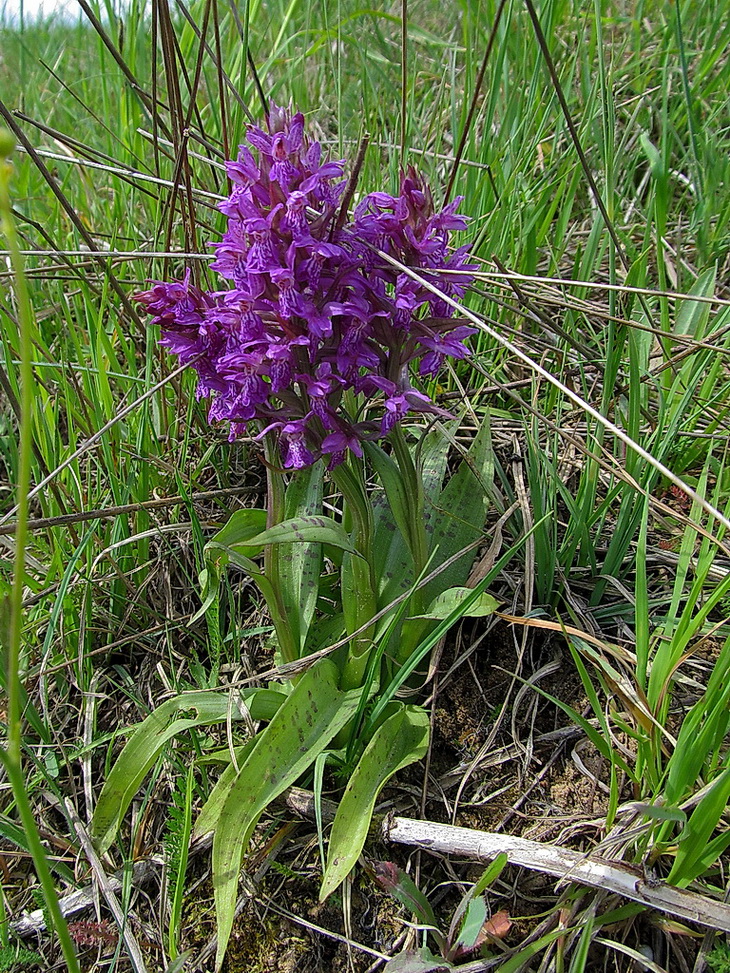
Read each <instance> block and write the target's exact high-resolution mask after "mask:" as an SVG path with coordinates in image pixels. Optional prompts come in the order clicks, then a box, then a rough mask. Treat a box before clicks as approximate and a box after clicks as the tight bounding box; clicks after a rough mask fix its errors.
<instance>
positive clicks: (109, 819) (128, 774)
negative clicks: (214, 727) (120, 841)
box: [90, 690, 271, 854]
mask: <svg viewBox="0 0 730 973" xmlns="http://www.w3.org/2000/svg"><path fill="white" fill-rule="evenodd" d="M257 693H258V690H253V691H252V692H250V693H249V695H248V697H247V698H246V699H245V702H246V706H247V707H248V709H249V712H250V715H251V716H252V717H253V719H260V718H261V714H260V713H258V712H256V707H255V702H256V695H257ZM270 702H271V701H270V700H268V703H269V706H268V707H267V709H266V711H267V712H269V711H270ZM229 714H230V715H231V716H232V717H233V719H235V720H239V719H242V718H243V716H244V713H243V712H242V711H241V710H239V708H238V706H236V705H235V703H234V705H233V706H231V701H230V698H229V695H228V694H227V693H214V692H204V693H183V694H182V695H181V696H177V697H175V699H168V700H167V702H165V703H163V704H162V706H159V707H158V708H157V709H156V710H155V711H154V713H150V715H149V716H148V717H147V718H146V719H145V720H143V722H142V723H140V725H139V726H138V727H137V729H136V730H135V731H134V732H133V734H132V736H131V737H130V738H129V740H128V741H127V744H126V746H125V747H124V749H123V750H122V752H121V753H120V754H119V757H118V758H117V761H116V763H115V764H114V766H113V768H112V770H111V773H110V774H109V777H108V779H107V781H106V783H105V784H104V787H103V788H102V791H101V794H100V795H99V801H98V803H97V805H96V809H95V811H94V816H93V819H92V821H91V829H90V832H91V837H92V840H93V841H94V843H95V845H96V846H97V848H98V850H99V852H100V853H102V854H103V853H104V852H105V851H106V850H107V848H108V847H109V846H110V845H111V843H112V841H113V840H114V836H115V835H116V832H117V830H118V828H119V825H120V823H121V820H122V818H123V817H124V814H125V812H126V810H127V808H128V807H129V805H130V804H131V802H132V799H133V798H134V795H135V794H136V793H137V791H138V790H139V788H140V786H141V784H142V781H143V780H144V779H145V777H146V776H147V774H148V773H149V772H150V770H151V769H152V767H153V766H154V764H155V762H156V760H157V758H158V757H159V755H160V753H161V752H162V749H163V747H164V746H165V745H166V744H167V743H169V741H170V740H172V739H173V738H174V737H176V736H177V735H178V734H180V733H184V732H185V731H186V730H190V729H192V728H193V727H196V726H208V725H210V724H211V723H222V722H224V721H225V720H226V719H227V718H228V716H229Z"/></svg>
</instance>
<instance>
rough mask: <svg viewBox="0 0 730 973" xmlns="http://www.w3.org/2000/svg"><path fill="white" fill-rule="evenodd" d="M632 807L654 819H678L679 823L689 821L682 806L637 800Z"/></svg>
mask: <svg viewBox="0 0 730 973" xmlns="http://www.w3.org/2000/svg"><path fill="white" fill-rule="evenodd" d="M632 808H633V809H634V810H636V811H638V812H639V813H640V814H643V815H645V816H646V817H647V818H652V819H653V820H654V821H677V822H678V823H679V824H682V825H684V824H686V823H687V814H686V813H685V812H684V811H683V810H682V808H681V807H664V805H663V804H642V803H640V802H637V803H636V804H633V805H632Z"/></svg>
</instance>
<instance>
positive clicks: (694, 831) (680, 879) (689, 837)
mask: <svg viewBox="0 0 730 973" xmlns="http://www.w3.org/2000/svg"><path fill="white" fill-rule="evenodd" d="M729 798H730V767H727V768H725V770H724V771H723V772H722V773H721V774H720V776H719V777H718V778H717V779H716V780H715V781H714V783H713V785H712V787H711V788H710V789H709V791H708V792H707V793H706V794H705V796H704V797H703V798H702V800H701V801H700V802H699V804H698V805H697V807H696V808H695V809H694V811H693V812H692V814H691V815H690V817H689V819H688V821H687V824H686V825H685V827H684V829H683V831H682V833H681V834H680V836H679V839H678V843H677V854H676V857H675V859H674V865H673V866H672V869H671V871H670V873H669V876H668V877H667V882H669V883H670V885H678V886H679V887H680V888H684V887H685V886H686V885H688V884H689V883H690V882H691V881H692V880H693V879H695V878H697V877H698V876H700V875H701V874H702V872H703V871H704V870H705V869H706V868H707V867H708V865H709V864H710V862H708V861H707V850H708V844H709V843H710V836H711V835H712V832H713V831H714V830H715V828H716V827H717V826H718V824H719V821H720V818H721V817H722V815H723V814H724V813H725V810H726V809H727V804H728V799H729ZM723 837H724V836H723ZM728 840H730V835H728Z"/></svg>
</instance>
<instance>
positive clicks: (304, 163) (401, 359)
mask: <svg viewBox="0 0 730 973" xmlns="http://www.w3.org/2000/svg"><path fill="white" fill-rule="evenodd" d="M267 129H268V130H267V131H264V130H263V129H261V128H257V127H254V126H251V127H250V128H249V130H248V134H247V140H248V143H249V145H250V146H251V148H248V147H247V146H241V147H240V150H239V154H238V159H237V160H236V161H235V162H228V163H227V164H226V171H227V173H228V176H229V178H230V180H231V182H232V184H233V190H232V192H231V195H230V196H229V197H228V198H227V199H225V200H224V201H223V202H222V203H221V204H220V209H221V210H222V211H223V213H225V215H226V216H227V217H228V227H227V230H226V232H225V234H224V235H223V238H222V240H221V241H220V242H218V243H214V244H212V245H213V247H214V248H215V250H216V257H215V260H214V262H213V263H212V269H213V270H214V271H215V272H217V274H218V275H219V276H220V277H221V278H222V282H221V283H222V287H221V289H220V290H217V291H211V292H206V291H203V290H201V289H199V288H198V287H196V286H194V284H193V283H191V280H190V273H189V272H188V274H186V276H185V279H184V280H182V281H173V282H170V283H165V282H156V283H154V285H153V286H152V288H151V289H150V290H148V291H146V292H144V293H142V294H139V295H138V296H137V300H138V301H139V302H140V303H141V304H142V305H144V306H145V308H146V309H147V311H148V312H149V314H151V315H152V316H153V322H154V323H155V324H159V326H160V329H161V344H162V345H163V346H165V347H166V348H167V349H169V351H170V352H172V353H173V354H175V355H177V356H178V357H179V359H180V361H181V362H182V363H185V362H190V364H191V365H192V367H193V368H195V370H196V371H197V373H198V389H197V394H198V397H203V396H204V397H208V396H209V397H210V398H211V406H210V411H209V418H210V420H211V421H221V420H223V421H228V422H229V423H230V438H231V439H235V438H236V437H237V436H238V435H240V434H241V433H242V432H243V431H244V430H245V429H246V427H247V426H248V424H249V423H252V422H255V423H256V426H257V429H258V436H259V437H263V436H267V435H269V434H271V433H273V434H275V435H276V437H277V439H278V442H279V446H280V449H281V459H282V463H283V465H284V467H288V468H293V469H300V468H303V467H306V466H309V465H311V464H312V463H314V462H315V461H316V460H317V459H319V458H320V457H322V456H326V457H328V458H329V466H330V468H334V467H335V466H337V465H338V464H340V463H341V462H342V461H343V459H344V458H345V455H346V453H347V450H351V451H352V452H353V453H354V454H355V455H356V456H361V455H362V442H363V441H375V440H378V439H380V438H382V437H385V436H387V435H388V433H389V432H390V431H391V430H392V429H393V427H394V426H395V425H396V424H397V423H398V422H400V420H402V419H403V417H404V416H405V415H406V414H407V413H409V412H421V413H434V414H441V415H447V413H444V412H443V410H441V409H439V408H438V407H437V406H436V405H435V404H434V403H433V402H431V400H430V399H429V398H428V397H427V396H425V395H424V394H423V393H422V392H420V391H418V390H417V389H416V388H414V386H413V384H412V369H414V366H415V368H416V369H417V372H418V374H419V375H420V376H422V377H428V376H433V375H434V374H435V373H436V372H437V371H438V370H439V368H440V367H441V365H442V363H443V361H444V359H445V358H446V357H447V356H450V357H452V358H463V357H464V356H465V355H466V353H467V349H466V347H465V345H464V339H465V338H467V337H468V336H469V335H470V334H471V333H472V332H473V331H474V329H473V328H470V327H467V326H466V325H464V324H463V323H462V322H460V321H459V319H458V318H454V316H453V314H454V312H453V308H452V307H451V306H450V305H449V304H447V303H446V302H445V301H443V300H442V299H441V298H438V297H436V296H434V294H433V293H432V292H431V291H429V290H428V289H427V288H425V287H424V286H423V285H422V284H421V283H419V282H418V281H415V280H414V279H413V278H412V277H410V276H409V275H408V274H405V273H402V272H400V271H399V270H398V269H396V268H394V267H393V266H392V265H391V264H389V263H387V262H386V261H385V260H384V259H383V258H382V257H381V256H380V255H379V254H378V253H377V251H381V252H383V253H386V254H388V255H389V256H391V257H392V258H395V260H397V261H398V262H400V263H401V264H404V265H405V266H407V267H409V268H412V269H413V270H414V271H417V273H418V274H419V275H420V276H422V277H423V278H424V279H425V280H427V281H429V282H430V283H431V284H434V285H436V286H437V287H438V288H439V289H440V290H441V291H442V292H444V293H445V294H448V295H449V296H451V297H460V296H461V295H462V294H463V293H464V291H465V290H466V288H467V287H468V285H469V283H470V282H471V277H470V275H469V271H470V270H472V269H473V267H472V266H470V265H469V264H468V247H461V248H460V249H457V250H455V251H452V252H450V251H449V248H448V243H449V235H450V233H451V232H452V231H454V230H462V229H464V228H465V226H466V221H465V219H464V217H462V216H460V215H459V214H458V213H457V212H456V210H457V208H458V205H459V203H460V201H461V199H460V198H458V199H455V200H454V201H453V202H451V203H449V204H448V205H447V206H445V207H444V208H443V209H442V210H441V211H440V212H436V211H435V209H434V204H433V198H432V195H431V192H430V190H429V188H428V187H427V186H426V185H425V184H424V183H423V181H422V180H421V178H420V177H419V175H418V174H417V173H416V171H415V170H414V169H413V168H409V170H408V172H407V173H405V174H403V175H402V177H401V184H400V193H399V195H398V196H391V195H389V194H388V193H384V192H374V193H370V194H369V195H367V196H365V197H364V198H363V199H362V200H361V201H360V202H359V203H358V205H357V206H356V207H355V210H354V213H353V216H352V218H351V219H349V220H347V221H345V220H343V219H342V218H341V215H340V212H339V209H340V204H341V198H342V195H343V193H344V190H345V186H346V182H347V180H346V179H345V178H344V173H345V162H344V160H339V161H328V160H327V159H326V158H323V154H322V148H321V145H320V144H319V143H318V142H316V141H310V140H309V139H308V137H307V135H306V132H305V130H304V116H303V115H302V114H301V113H300V112H297V113H296V114H294V115H292V114H291V113H290V112H289V111H287V110H285V109H282V108H277V107H272V110H271V111H270V113H269V116H268V119H267ZM252 150H253V151H252ZM443 271H447V272H448V273H443ZM454 271H457V272H458V273H453V272H454ZM348 393H349V395H348ZM343 400H344V401H343ZM373 401H375V402H376V403H377V407H376V409H373V408H372V402H373ZM346 403H347V404H349V405H350V408H349V409H348V408H347V407H346ZM364 403H369V405H368V407H367V408H365V409H364V408H363V405H364Z"/></svg>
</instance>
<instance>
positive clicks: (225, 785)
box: [193, 731, 263, 838]
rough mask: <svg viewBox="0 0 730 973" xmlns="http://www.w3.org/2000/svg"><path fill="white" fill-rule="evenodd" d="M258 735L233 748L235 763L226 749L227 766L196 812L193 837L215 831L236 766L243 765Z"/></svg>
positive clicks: (235, 774) (200, 836) (235, 772)
mask: <svg viewBox="0 0 730 973" xmlns="http://www.w3.org/2000/svg"><path fill="white" fill-rule="evenodd" d="M262 732H263V731H262ZM260 735H261V734H259V733H257V734H256V736H254V737H251V739H250V740H247V741H246V743H244V745H243V746H242V747H236V748H235V750H234V754H235V757H236V762H235V764H234V762H233V761H232V760H231V754H230V751H228V761H229V762H228V766H227V767H226V768H225V770H223V772H222V773H221V775H220V777H219V778H218V780H217V781H216V783H215V786H214V787H213V790H212V791H211V792H210V794H209V795H208V800H207V801H206V802H205V804H204V805H203V806H202V808H201V809H200V814H198V817H197V818H196V820H195V827H194V828H193V836H194V837H195V838H202V836H203V835H206V834H210V832H211V831H215V829H216V827H217V826H218V821H219V820H220V816H221V811H222V810H223V807H224V805H225V803H226V801H227V800H228V795H229V794H230V793H231V788H232V787H233V785H234V784H235V783H236V777H237V776H238V770H237V769H236V768H237V767H238V768H240V767H242V766H243V764H244V763H245V761H246V758H247V757H248V755H249V754H250V753H251V751H252V750H253V748H254V746H255V745H256V742H257V740H258V738H259V736H260Z"/></svg>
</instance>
